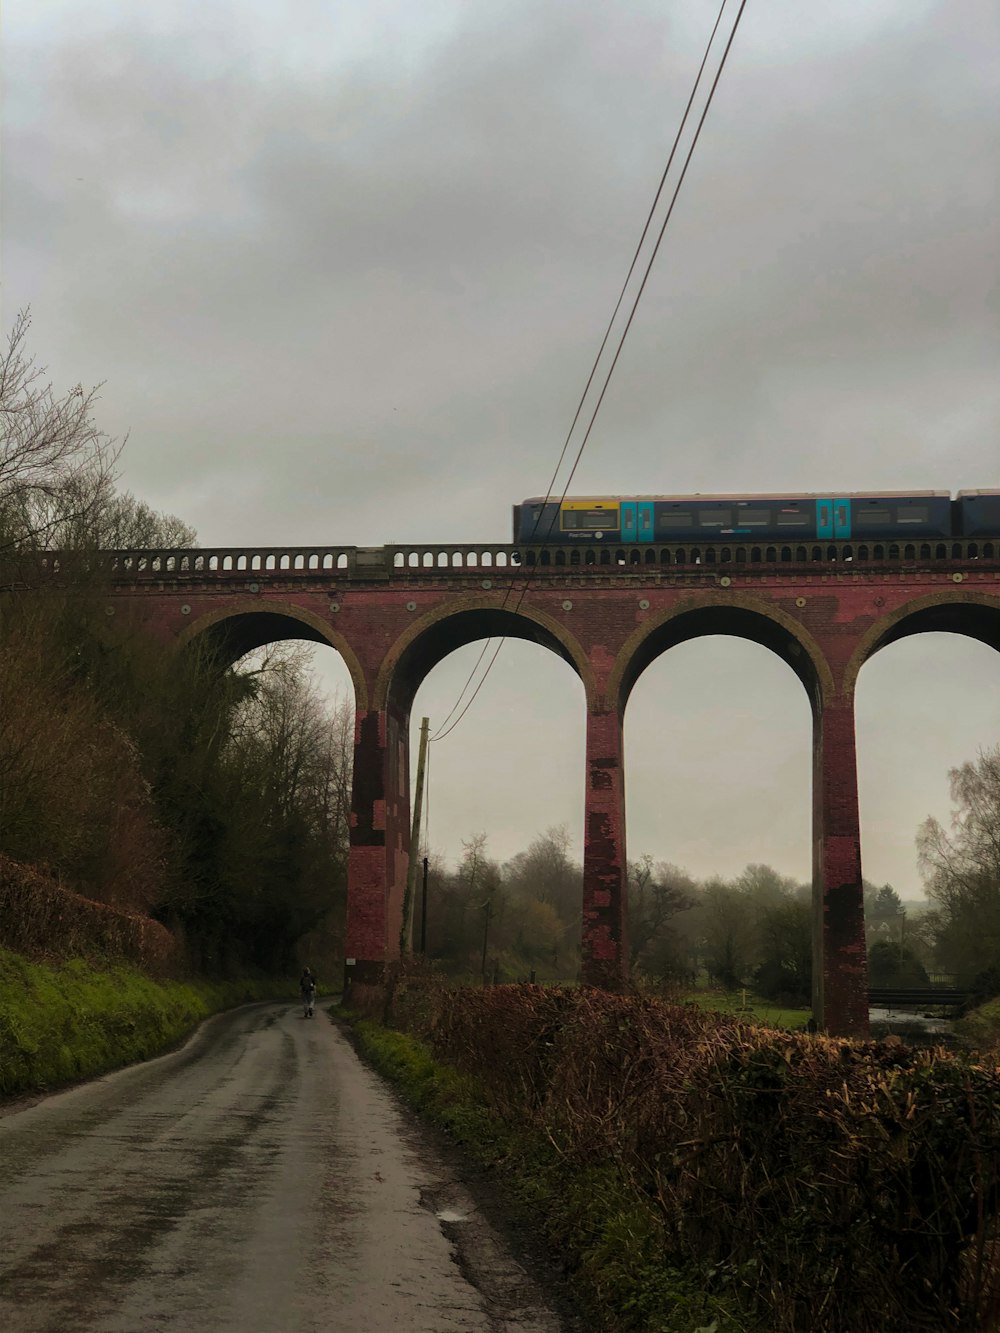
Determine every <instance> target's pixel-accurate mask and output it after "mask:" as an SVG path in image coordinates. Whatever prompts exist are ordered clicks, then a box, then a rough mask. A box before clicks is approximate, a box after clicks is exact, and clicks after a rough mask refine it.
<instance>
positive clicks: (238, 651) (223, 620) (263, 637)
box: [177, 597, 368, 713]
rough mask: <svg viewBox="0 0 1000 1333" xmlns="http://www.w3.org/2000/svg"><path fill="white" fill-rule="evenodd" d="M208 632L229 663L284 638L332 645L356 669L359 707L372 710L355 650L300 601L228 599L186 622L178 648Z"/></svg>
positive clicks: (346, 662) (356, 690)
mask: <svg viewBox="0 0 1000 1333" xmlns="http://www.w3.org/2000/svg"><path fill="white" fill-rule="evenodd" d="M202 635H205V636H207V638H208V640H209V642H210V643H211V644H212V648H213V650H214V651H215V652H216V654H217V655H218V657H219V660H220V661H222V662H225V664H226V666H232V664H233V663H234V662H236V661H238V660H239V659H240V658H241V657H243V656H244V655H245V654H246V653H249V652H252V651H253V649H254V648H261V647H263V645H264V644H265V643H278V642H280V641H281V640H282V639H307V640H309V641H310V642H312V643H326V644H329V645H330V647H331V648H335V649H336V650H337V652H338V653H340V655H341V657H342V658H343V659H344V662H345V664H346V665H347V669H348V671H349V672H350V673H351V680H352V682H353V684H354V704H355V708H356V709H357V711H358V712H359V713H360V712H363V711H366V710H367V708H368V682H367V681H366V680H365V673H364V671H363V670H362V667H361V663H360V662H359V660H358V657H357V654H356V653H355V652H354V649H353V648H352V647H351V645H350V644H349V643H348V642H347V640H346V639H345V638H344V636H343V635H342V634H340V633H338V632H337V631H336V630H335V629H333V628H332V626H330V625H329V624H328V623H327V622H326V621H325V620H324V619H323V618H322V616H318V615H316V614H315V612H313V611H307V610H305V609H304V608H303V607H301V606H296V605H295V604H294V602H283V601H272V600H271V599H268V600H267V601H264V600H262V599H261V598H259V597H247V598H241V599H237V600H234V601H231V602H227V603H226V604H225V606H223V607H219V608H218V609H216V610H214V611H208V612H206V613H205V614H204V615H202V616H199V617H198V619H197V620H195V621H193V622H192V623H191V624H190V625H186V626H185V628H184V630H183V631H182V632H181V633H180V634H179V635H178V638H177V644H178V647H179V648H182V647H185V646H186V645H188V644H191V643H193V642H194V641H195V640H196V639H198V638H200V637H201V636H202Z"/></svg>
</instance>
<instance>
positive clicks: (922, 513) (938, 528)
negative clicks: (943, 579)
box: [514, 490, 1000, 543]
mask: <svg viewBox="0 0 1000 1333" xmlns="http://www.w3.org/2000/svg"><path fill="white" fill-rule="evenodd" d="M984 535H989V536H992V537H995V536H998V535H1000V490H995V491H959V492H958V496H957V497H956V498H955V499H954V500H953V499H952V498H951V493H950V491H911V492H910V493H909V494H908V495H898V494H896V493H894V492H888V491H886V492H882V491H868V492H865V493H863V494H861V493H852V494H848V495H833V496H831V495H634V496H624V495H610V496H599V495H583V496H567V497H566V498H565V499H563V500H553V499H551V498H547V497H545V496H538V497H535V498H534V499H529V500H524V501H522V502H521V504H518V505H515V506H514V541H515V542H560V543H564V542H567V541H584V542H594V541H611V542H654V541H655V542H690V541H700V542H703V541H706V540H711V539H713V538H719V537H726V538H743V539H744V540H746V539H750V540H753V539H760V540H765V539H766V540H768V541H772V540H777V541H780V540H791V539H795V538H810V539H815V538H819V539H820V540H823V539H824V538H826V539H828V540H830V541H852V540H853V541H864V540H867V539H869V538H889V539H892V538H896V539H904V538H909V537H921V538H927V537H966V538H968V537H978V536H984Z"/></svg>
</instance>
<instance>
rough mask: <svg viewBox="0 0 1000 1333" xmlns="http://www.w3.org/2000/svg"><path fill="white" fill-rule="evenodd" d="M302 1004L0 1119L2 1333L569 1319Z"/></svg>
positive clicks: (248, 1016) (253, 1016)
mask: <svg viewBox="0 0 1000 1333" xmlns="http://www.w3.org/2000/svg"><path fill="white" fill-rule="evenodd" d="M569 1328H570V1325H569V1324H568V1323H567V1322H565V1321H564V1319H563V1318H561V1317H560V1316H559V1315H558V1314H557V1313H556V1312H555V1311H554V1310H553V1309H552V1308H551V1307H550V1305H549V1304H548V1302H547V1299H546V1297H545V1296H544V1295H543V1294H542V1292H541V1290H540V1288H539V1286H538V1285H537V1283H536V1282H535V1281H534V1280H533V1279H532V1278H531V1277H530V1276H529V1275H528V1273H527V1272H526V1270H525V1269H524V1268H523V1267H522V1265H521V1264H520V1263H519V1261H518V1260H517V1259H516V1258H515V1257H514V1256H513V1254H512V1253H511V1252H510V1251H509V1250H508V1249H507V1247H506V1246H505V1244H504V1243H503V1241H502V1240H501V1238H500V1236H499V1234H498V1233H497V1232H496V1231H495V1230H494V1228H493V1227H492V1226H491V1225H490V1223H489V1222H488V1221H487V1220H486V1218H485V1217H484V1216H483V1215H482V1213H481V1212H480V1211H478V1210H477V1208H476V1206H475V1204H474V1202H473V1199H472V1197H471V1195H470V1193H469V1191H468V1189H467V1188H466V1186H465V1185H464V1184H463V1183H462V1182H461V1180H459V1179H457V1172H456V1169H455V1167H454V1165H453V1164H452V1165H450V1164H449V1163H448V1162H447V1161H446V1160H445V1157H444V1156H442V1154H441V1153H440V1151H439V1150H438V1149H437V1148H436V1147H435V1146H434V1143H433V1142H432V1141H431V1139H430V1138H429V1136H427V1135H426V1134H425V1133H424V1131H422V1130H421V1128H420V1127H419V1126H418V1125H416V1124H415V1123H414V1122H413V1121H412V1120H411V1119H410V1117H409V1116H408V1114H407V1113H406V1112H405V1111H404V1110H403V1109H401V1107H400V1106H399V1104H398V1103H397V1102H396V1100H395V1099H394V1097H393V1096H392V1094H391V1093H390V1092H389V1091H388V1090H387V1088H386V1085H385V1084H384V1083H382V1081H381V1080H380V1079H379V1078H378V1077H377V1076H376V1075H375V1074H373V1073H372V1072H371V1071H370V1070H368V1069H367V1068H366V1067H365V1066H364V1065H362V1064H361V1062H360V1061H359V1060H358V1058H357V1056H356V1055H355V1053H354V1050H353V1048H352V1047H351V1045H350V1044H349V1043H348V1042H347V1041H346V1040H345V1039H344V1037H343V1036H342V1035H341V1034H340V1032H339V1031H338V1029H337V1028H336V1026H335V1025H334V1024H332V1023H331V1022H330V1020H329V1018H328V1017H327V1016H326V1014H325V1013H323V1012H322V1010H318V1011H317V1015H316V1018H315V1019H313V1020H311V1021H310V1020H306V1019H304V1018H303V1017H302V1014H301V1010H300V1009H298V1008H297V1007H293V1006H290V1005H273V1004H268V1005H252V1006H248V1007H246V1008H243V1009H239V1010H234V1011H232V1012H230V1013H227V1014H222V1015H218V1016H217V1017H215V1018H213V1019H211V1020H209V1022H207V1023H205V1024H204V1025H203V1026H202V1027H201V1028H200V1029H199V1031H198V1032H197V1033H196V1034H195V1036H194V1037H193V1038H192V1039H191V1040H190V1041H189V1042H188V1043H187V1045H185V1046H184V1047H183V1048H182V1049H181V1050H179V1051H176V1052H174V1053H173V1054H171V1055H167V1056H163V1057H161V1058H160V1059H157V1060H153V1061H150V1062H148V1063H146V1064H142V1065H137V1066H134V1067H132V1068H130V1069H126V1070H122V1071H120V1072H118V1073H115V1074H112V1075H109V1076H107V1077H105V1078H101V1079H98V1080H96V1081H94V1082H91V1083H86V1084H83V1085H81V1086H79V1087H77V1088H74V1089H71V1090H70V1091H68V1092H64V1093H59V1094H56V1095H53V1096H50V1097H47V1098H44V1099H42V1100H40V1101H38V1102H36V1103H35V1104H33V1105H27V1106H17V1107H14V1108H10V1109H8V1110H7V1111H6V1112H4V1113H2V1114H0V1329H2V1330H3V1333H568V1329H569Z"/></svg>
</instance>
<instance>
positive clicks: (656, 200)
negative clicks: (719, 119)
mask: <svg viewBox="0 0 1000 1333" xmlns="http://www.w3.org/2000/svg"><path fill="white" fill-rule="evenodd" d="M746 3H747V0H740V6H739V9H738V10H737V13H736V18H735V19H734V20H733V25H732V28H731V29H730V32H729V37H728V39H727V41H726V46H725V49H724V50H723V53H722V57H721V59H720V61H719V65H718V68H717V70H716V72H715V77H714V78H713V80H712V86H711V88H710V89H709V91H708V96H707V97H706V99H705V105H704V106H703V108H702V111H701V115H700V116H699V118H698V124H697V126H696V127H695V131H694V135H693V136H692V139H691V143H690V145H689V146H688V149H687V153H686V154H685V157H684V165H683V166H682V168H681V172H680V176H679V177H678V180H677V183H676V185H675V186H674V189H673V192H672V194H671V197H670V203H669V205H668V206H667V210H666V213H665V214H664V217H663V221H662V223H661V224H660V229H659V232H658V234H657V237H656V242H655V244H654V246H653V249H652V253H651V254H650V256H649V259H648V260H647V261H646V266H645V270H644V272H643V275H642V281H641V282H640V284H639V288H638V290H637V291H636V293H635V296H634V297H633V299H632V301H631V306H630V309H629V314H628V318H627V320H626V321H625V326H624V328H623V329H622V331H621V334H620V335H619V337H618V340H617V346H616V348H615V352H614V356H613V357H612V360H611V364H610V366H609V367H608V369H607V372H606V374H605V376H604V381H603V384H602V386H601V390H600V393H599V394H598V397H597V402H596V403H595V404H594V409H593V411H592V412H591V414H590V419H589V421H588V423H587V428H586V431H585V432H584V436H583V439H582V440H581V442H580V446H579V448H578V449H577V451H576V455H575V457H574V459H573V465H572V467H571V468H570V471H569V475H568V476H567V478H566V482H565V484H564V486H563V489H562V493H561V494H560V497H559V505H560V506H561V505H562V502H563V501H564V500H565V498H566V496H567V494H568V492H569V488H570V486H571V485H572V482H573V478H574V476H575V475H576V470H577V468H578V467H579V465H580V460H581V458H582V457H583V452H584V450H585V449H586V447H587V442H588V441H589V439H590V435H591V432H592V431H593V428H594V423H595V421H596V420H597V414H598V413H599V412H600V410H601V405H602V403H603V402H604V398H605V395H606V394H607V391H608V386H609V385H610V383H611V377H612V376H613V374H614V372H615V368H616V366H617V365H618V361H619V358H620V357H621V353H622V348H623V347H624V345H625V339H626V338H627V337H628V333H629V330H630V329H631V327H632V322H633V320H634V319H635V315H636V311H637V310H638V308H639V302H640V301H641V300H642V295H643V292H644V291H645V290H646V284H647V282H648V280H649V275H650V273H651V271H652V268H653V264H654V262H655V260H656V256H657V254H658V253H659V249H660V244H661V242H662V241H663V237H664V234H665V233H666V230H667V225H668V224H669V222H670V218H671V216H672V215H673V211H674V206H675V204H676V203H677V198H678V196H679V194H680V190H681V186H682V185H683V184H684V178H685V176H686V175H687V170H688V167H689V166H690V164H691V158H692V156H693V155H694V150H695V148H696V146H697V144H698V139H699V137H700V135H701V131H702V127H703V125H704V124H705V119H706V117H707V115H708V110H709V107H710V106H711V105H712V99H713V97H714V96H715V90H716V88H717V87H718V85H719V80H720V79H721V77H722V71H723V69H724V68H725V65H726V60H727V58H728V56H729V52H730V49H731V47H732V44H733V40H734V38H735V37H736V30H737V28H738V27H739V23H740V19H741V18H742V17H743V10H744V9H745V8H746ZM728 4H729V0H722V4H721V5H720V7H719V12H718V14H717V15H716V19H715V23H714V25H713V27H712V31H711V34H710V36H709V39H708V42H707V44H706V46H705V52H704V55H703V56H702V58H701V64H700V65H699V66H698V73H697V74H696V75H695V79H694V83H693V84H692V87H691V94H690V96H689V97H688V101H687V105H686V106H685V108H684V114H683V116H682V117H681V122H680V125H679V126H678V129H677V133H676V135H675V136H674V141H673V144H672V145H671V148H670V154H669V156H668V158H667V164H666V166H665V167H664V169H663V174H662V176H661V177H660V183H659V185H658V186H657V189H656V194H655V195H654V197H653V202H652V205H651V206H650V209H649V213H648V215H647V217H646V222H645V225H644V226H643V229H642V234H641V236H640V237H639V241H638V244H637V245H636V248H635V253H634V254H633V256H632V262H631V264H630V265H629V269H628V273H627V274H626V276H625V281H624V282H623V283H622V288H621V291H620V293H619V295H618V300H617V301H616V303H615V308H614V310H613V311H612V314H611V318H610V319H609V320H608V325H607V328H606V329H605V331H604V337H603V338H602V339H601V345H600V347H599V348H598V351H597V355H596V356H595V358H594V362H593V365H592V366H591V368H590V374H589V375H588V376H587V382H586V384H585V385H584V388H583V392H582V393H581V395H580V399H579V402H578V403H577V407H576V411H575V413H574V414H573V420H572V422H571V424H570V428H569V430H568V431H567V433H566V439H565V440H564V441H563V446H562V450H561V451H560V454H559V458H558V461H557V463H556V466H555V469H554V471H553V473H552V477H551V480H550V481H549V485H548V488H547V490H546V492H545V499H544V501H543V502H542V506H541V508H540V511H539V517H538V518H537V519H536V520H535V524H534V526H533V528H532V532H531V537H530V538H529V541H530V540H533V539H534V538H535V536H536V534H537V532H538V527H539V524H540V522H541V518H542V514H543V513H544V512H545V507H546V505H547V504H548V502H549V500H550V499H551V497H552V495H553V488H554V486H555V484H556V479H557V477H558V475H559V470H560V468H561V467H562V464H563V461H564V459H565V457H566V453H567V451H568V449H569V445H570V441H571V440H572V438H573V433H574V431H575V430H576V427H577V425H578V423H579V421H580V417H581V415H582V413H583V409H584V404H585V403H586V401H587V397H588V395H589V393H590V391H591V388H592V386H593V384H594V380H595V378H596V376H597V371H598V367H599V365H600V364H601V360H602V358H603V356H604V353H605V351H606V349H607V346H608V343H609V340H610V338H611V332H612V329H613V328H614V325H615V321H616V320H617V318H618V315H619V313H620V311H621V308H622V305H623V302H624V300H625V295H626V292H627V291H628V288H629V284H630V283H631V281H632V278H633V276H634V274H635V271H636V267H637V265H638V262H639V256H640V254H641V253H642V249H643V246H644V245H645V243H646V240H647V237H648V236H649V232H650V226H651V224H652V221H653V218H654V216H655V214H656V210H657V208H658V206H659V204H660V200H661V198H662V195H663V191H664V187H665V185H666V182H667V178H668V176H669V174H670V168H671V166H672V165H673V162H674V158H675V156H676V154H677V148H678V146H679V144H680V141H681V138H682V136H683V134H684V129H685V126H686V125H687V122H688V117H689V115H690V113H691V108H692V106H693V104H694V101H695V98H696V96H697V93H698V88H699V85H700V83H701V79H702V75H703V74H704V71H705V66H706V64H707V63H708V58H709V54H710V52H711V49H712V46H713V44H714V42H715V38H716V34H717V33H718V30H719V25H720V23H721V22H722V16H723V14H724V12H725V10H726V6H727V5H728ZM556 513H558V509H557V510H556ZM556 513H553V514H551V515H550V516H549V519H548V527H547V529H546V531H545V536H544V538H543V540H548V538H549V537H550V536H551V533H552V529H553V527H554V526H555V520H556ZM536 568H537V566H530V567H529V569H528V571H527V572H526V574H525V578H524V581H523V586H522V588H521V590H520V593H519V596H518V599H517V603H516V605H515V607H514V613H515V614H516V613H517V612H518V611H519V610H520V608H521V604H522V602H523V601H524V598H525V595H526V593H527V591H528V588H529V586H530V583H531V580H532V578H533V576H534V573H535V570H536ZM513 591H514V580H512V581H511V583H510V584H509V585H508V587H507V590H506V592H505V594H504V600H503V602H502V603H501V606H500V610H501V611H504V610H506V608H507V601H508V598H509V597H510V595H511V594H512V592H513ZM491 642H492V640H491V639H487V641H486V643H485V644H484V646H483V649H482V651H481V652H480V654H479V657H478V658H477V659H476V663H475V665H474V666H473V668H472V671H471V672H470V673H469V676H468V679H467V680H466V682H465V684H464V685H463V686H462V689H461V692H460V693H459V696H458V699H457V700H456V701H455V704H454V706H453V707H452V709H451V712H450V713H449V714H448V715H447V717H446V718H445V720H444V722H443V723H442V724H441V728H440V729H439V730H438V732H437V733H436V734H435V735H434V736H432V737H431V740H432V741H439V740H444V738H445V737H446V736H448V735H450V733H451V732H452V731H454V729H455V728H456V727H457V726H458V724H459V723H460V722H461V721H462V719H463V718H464V717H465V715H466V713H467V712H468V711H469V709H470V708H471V707H472V704H473V702H474V701H475V699H476V696H477V695H478V694H479V691H480V690H481V689H482V687H483V685H484V684H485V682H486V678H487V676H488V675H489V674H490V671H491V670H492V668H493V664H494V662H495V661H496V660H497V657H498V656H499V653H500V649H501V648H502V647H503V645H504V643H505V642H506V637H504V638H501V640H500V642H499V643H498V645H497V647H496V649H495V651H494V653H493V656H492V657H491V658H490V661H489V663H488V665H487V667H486V670H485V671H484V672H483V675H482V677H481V678H480V680H479V683H478V684H477V685H476V688H475V689H474V690H473V692H472V694H471V696H470V697H469V699H468V701H467V702H466V704H465V707H464V708H462V710H461V712H460V713H459V714H458V716H457V717H456V718H455V720H454V722H452V723H451V725H450V726H448V723H449V721H450V719H451V718H452V717H453V716H454V714H455V712H456V710H457V709H458V707H459V705H460V704H461V702H462V699H463V698H464V696H465V693H466V691H467V690H468V688H469V686H470V685H471V683H472V680H473V677H474V676H475V674H476V672H477V671H478V669H479V666H480V664H481V662H482V660H483V658H484V657H485V656H486V653H487V650H488V649H489V646H490V643H491Z"/></svg>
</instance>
